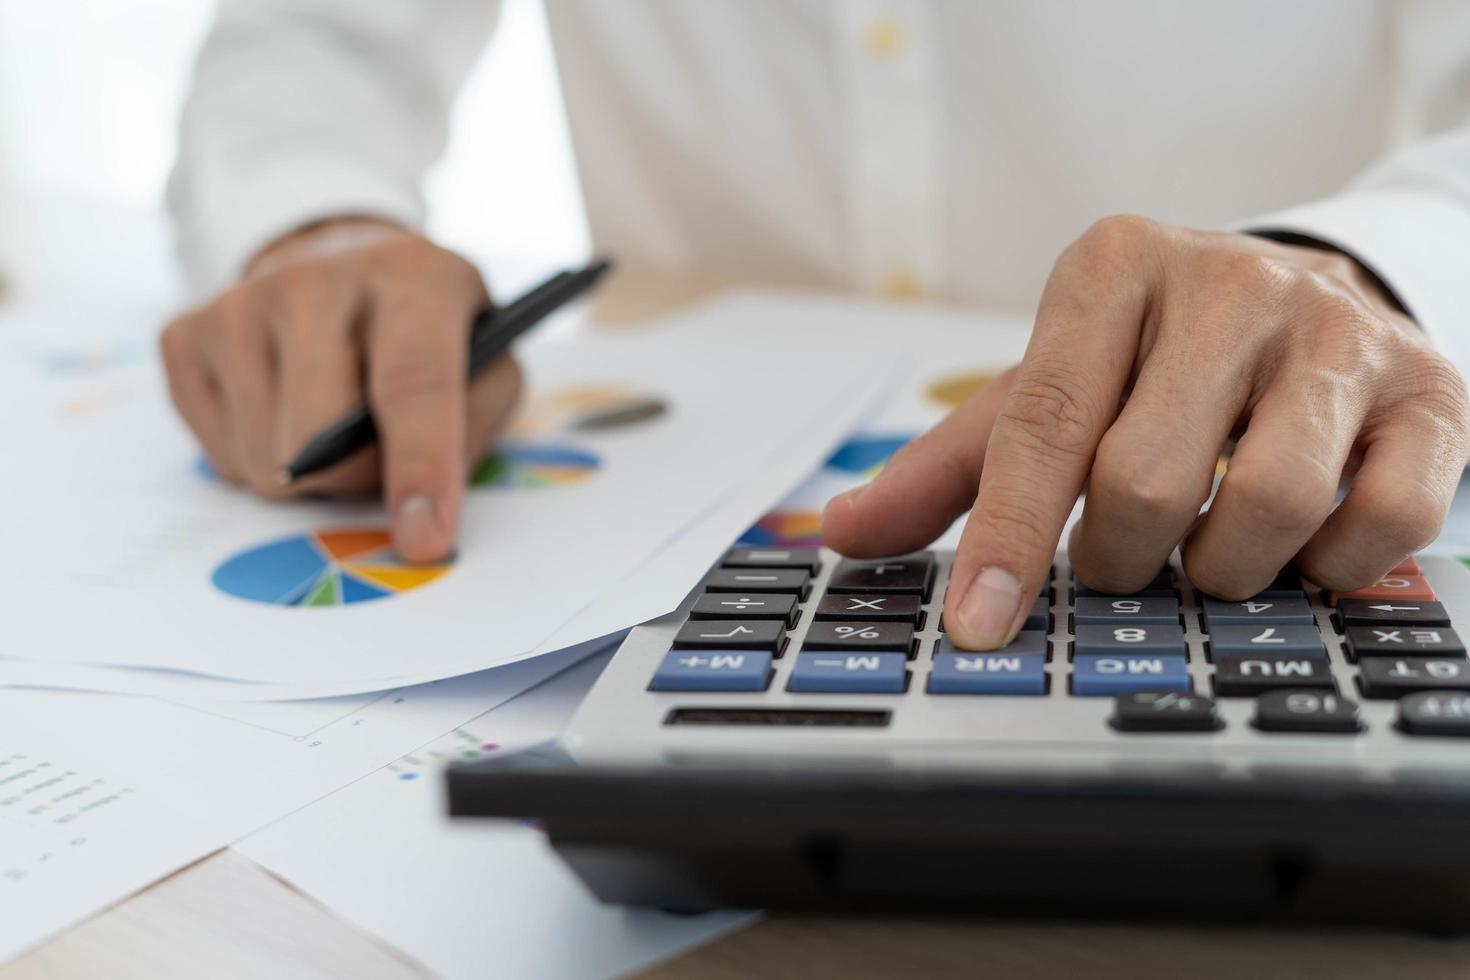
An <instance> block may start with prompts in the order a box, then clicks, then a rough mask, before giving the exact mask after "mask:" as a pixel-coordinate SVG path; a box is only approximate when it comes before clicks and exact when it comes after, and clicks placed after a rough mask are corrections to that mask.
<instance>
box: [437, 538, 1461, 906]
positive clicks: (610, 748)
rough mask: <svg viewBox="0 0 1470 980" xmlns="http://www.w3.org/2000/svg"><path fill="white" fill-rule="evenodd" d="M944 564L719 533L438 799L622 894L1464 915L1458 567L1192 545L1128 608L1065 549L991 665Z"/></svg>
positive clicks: (924, 556) (660, 899)
mask: <svg viewBox="0 0 1470 980" xmlns="http://www.w3.org/2000/svg"><path fill="white" fill-rule="evenodd" d="M952 560H953V554H952V553H951V552H944V551H925V552H919V553H915V554H908V555H901V556H895V557H892V558H887V559H883V560H881V561H854V560H849V559H845V558H842V557H840V556H838V555H836V554H834V553H832V552H830V551H826V550H821V549H816V548H749V547H742V548H735V549H733V550H731V551H729V552H728V553H727V554H726V555H724V557H723V559H722V560H721V561H720V562H719V563H718V565H717V566H716V567H715V568H713V569H711V570H710V572H709V573H708V575H707V576H706V577H705V578H704V580H703V581H702V582H701V583H700V584H699V585H698V586H697V587H696V588H695V589H694V590H693V591H692V592H691V593H690V595H689V596H688V597H687V598H686V600H685V601H684V602H683V603H682V604H681V606H680V607H679V609H678V610H677V611H675V612H674V613H672V614H670V615H668V616H665V617H662V618H660V619H657V620H654V621H652V622H650V623H647V624H645V625H643V626H641V627H638V628H637V629H635V630H633V631H632V633H631V634H629V636H628V638H627V639H626V641H625V642H624V643H623V644H622V646H621V648H620V649H619V650H618V652H617V653H616V655H615V656H614V657H613V658H612V660H611V662H610V663H609V665H608V666H607V668H606V669H605V671H604V672H603V674H602V676H601V677H600V678H599V680H598V681H597V683H596V685H595V686H594V687H593V689H592V690H591V692H590V693H589V695H588V696H587V698H586V700H585V702H584V703H583V705H582V706H581V708H580V710H579V711H578V712H577V714H576V715H575V716H574V717H573V719H572V720H571V722H570V723H569V725H568V727H567V730H566V731H565V733H564V734H563V736H562V737H561V738H560V739H559V740H558V741H557V742H556V743H555V744H553V745H549V746H546V747H543V748H539V749H536V750H532V751H528V752H525V753H521V754H519V755H516V756H510V757H507V758H505V759H500V760H488V761H485V762H482V763H477V764H473V765H464V766H460V767H456V768H454V769H452V770H451V771H450V773H449V794H450V806H451V811H452V812H453V813H454V814H456V815H459V816H470V817H512V818H521V819H533V820H536V821H538V822H539V823H540V825H541V826H542V827H543V828H544V830H545V832H546V834H547V837H548V838H549V840H550V842H551V844H552V846H553V847H554V848H555V849H556V850H557V852H558V853H559V854H560V855H561V856H562V858H563V859H564V860H565V861H566V862H567V863H568V864H569V865H570V867H571V868H572V869H573V870H574V871H575V872H576V873H577V874H578V875H579V876H580V877H581V878H582V880H583V881H584V882H585V883H586V884H587V886H588V887H589V888H590V889H591V890H592V891H593V892H594V893H595V894H597V895H598V896H599V897H600V898H602V899H603V900H605V901H608V902H614V903H625V904H635V905H653V906H659V907H663V908H672V909H686V910H693V909H707V908H715V907H737V908H769V909H786V910H810V911H844V912H884V913H892V912H898V913H905V914H933V913H940V914H981V915H993V916H1043V917H1059V916H1083V917H1088V918H1099V917H1101V918H1126V919H1188V920H1191V921H1204V922H1233V923H1241V922H1272V923H1283V924H1308V923H1329V922H1330V923H1359V924H1368V925H1372V926H1375V927H1382V926H1390V925H1398V926H1406V927H1413V928H1417V929H1422V930H1428V931H1436V932H1462V931H1466V930H1467V929H1470V659H1467V657H1466V650H1465V645H1464V641H1463V639H1462V637H1461V634H1460V632H1458V631H1457V629H1456V626H1457V624H1460V623H1462V622H1470V571H1467V569H1466V568H1465V567H1464V566H1463V565H1461V564H1460V563H1459V562H1458V561H1455V560H1452V559H1448V558H1442V557H1420V558H1418V559H1413V558H1411V559H1408V560H1406V561H1405V562H1404V563H1402V564H1401V565H1400V566H1399V567H1397V568H1395V569H1394V570H1393V571H1392V572H1391V573H1390V574H1389V575H1387V576H1385V577H1384V578H1383V579H1382V580H1380V581H1379V582H1377V583H1376V584H1375V585H1373V586H1372V587H1370V588H1367V589H1363V590H1360V591H1357V592H1352V593H1346V594H1340V595H1334V594H1329V593H1324V592H1323V591H1322V590H1320V589H1318V588H1317V587H1316V586H1314V585H1312V584H1311V583H1310V582H1306V581H1303V580H1302V579H1301V578H1300V577H1298V576H1297V575H1295V574H1292V573H1291V572H1285V573H1283V574H1282V575H1280V576H1279V577H1278V578H1277V579H1276V580H1275V581H1274V582H1272V584H1271V586H1270V587H1269V588H1268V589H1266V590H1265V591H1263V592H1262V593H1261V594H1260V595H1257V596H1254V597H1252V598H1251V599H1249V600H1246V601H1243V602H1231V601H1225V600H1221V599H1216V598H1213V597H1211V596H1208V595H1205V594H1203V593H1201V592H1200V591H1198V590H1197V589H1195V588H1194V587H1193V586H1192V585H1191V584H1190V583H1189V581H1188V580H1187V578H1186V577H1185V576H1184V574H1183V572H1182V569H1181V567H1180V565H1179V562H1178V557H1177V554H1176V555H1175V556H1174V557H1173V558H1172V559H1171V561H1170V564H1169V566H1168V567H1166V568H1164V569H1163V570H1162V571H1161V572H1160V573H1159V575H1158V576H1157V577H1156V578H1155V579H1154V580H1153V581H1152V582H1150V583H1149V585H1148V587H1147V588H1145V589H1143V590H1142V591H1140V592H1137V593H1135V594H1132V595H1125V596H1119V595H1106V594H1102V593H1100V592H1096V591H1094V590H1092V589H1089V588H1087V587H1086V586H1085V585H1083V584H1082V583H1080V582H1078V581H1077V580H1076V579H1074V577H1073V575H1072V573H1071V570H1070V567H1069V565H1068V562H1067V558H1066V555H1065V554H1059V555H1058V556H1057V558H1056V562H1055V564H1054V566H1053V568H1052V574H1051V577H1050V581H1049V583H1048V584H1047V586H1046V588H1045V589H1044V591H1042V592H1041V593H1040V594H1039V595H1037V596H1036V598H1035V602H1034V604H1033V605H1032V606H1031V607H1030V610H1029V613H1028V615H1027V618H1026V621H1025V626H1024V628H1023V629H1022V630H1021V632H1020V634H1019V636H1018V637H1017V638H1016V640H1015V641H1014V642H1013V643H1012V644H1011V645H1010V646H1008V647H1006V648H1005V649H1002V650H999V651H994V652H989V653H973V652H969V651H965V650H961V649H959V648H958V647H956V646H955V644H954V643H953V642H952V641H951V639H950V638H949V635H948V634H947V633H946V631H945V628H944V627H945V624H944V621H943V615H942V609H943V604H944V602H943V600H944V595H945V590H946V587H947V584H948V580H949V572H950V566H951V563H952Z"/></svg>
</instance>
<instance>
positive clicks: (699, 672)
mask: <svg viewBox="0 0 1470 980" xmlns="http://www.w3.org/2000/svg"><path fill="white" fill-rule="evenodd" d="M770 682H771V655H770V654H769V653H765V652H762V651H757V650H709V651H704V652H701V651H697V650H670V651H669V652H668V653H666V654H664V659H663V662H662V663H660V664H659V665H658V670H657V671H656V672H655V673H654V675H653V683H652V684H651V685H649V686H650V687H651V688H652V689H653V690H655V691H764V690H765V689H766V685H767V684H769V683H770Z"/></svg>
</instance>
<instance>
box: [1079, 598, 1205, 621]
mask: <svg viewBox="0 0 1470 980" xmlns="http://www.w3.org/2000/svg"><path fill="white" fill-rule="evenodd" d="M1073 617H1074V618H1075V619H1076V621H1077V625H1078V626H1082V625H1094V624H1109V625H1111V624H1118V625H1122V624H1125V623H1155V624H1159V625H1165V624H1169V623H1174V624H1176V625H1177V624H1178V622H1179V600H1178V599H1174V598H1166V597H1162V596H1142V597H1138V598H1135V597H1133V596H1079V597H1078V598H1077V602H1076V608H1075V611H1074V612H1073Z"/></svg>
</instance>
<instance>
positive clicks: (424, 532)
mask: <svg viewBox="0 0 1470 980" xmlns="http://www.w3.org/2000/svg"><path fill="white" fill-rule="evenodd" d="M443 536H444V527H443V525H442V524H440V522H439V510H438V508H436V507H435V506H434V501H433V499H432V498H430V497H427V496H425V495H423V494H419V495H418V496H414V497H409V498H408V499H407V500H405V501H404V502H403V503H401V504H399V505H398V520H397V523H396V526H395V527H394V530H393V537H394V539H395V541H396V543H397V546H398V551H399V553H400V554H402V555H403V557H405V558H407V559H409V560H410V561H426V560H428V559H432V558H435V557H437V552H438V551H439V549H440V548H441V547H442V538H443Z"/></svg>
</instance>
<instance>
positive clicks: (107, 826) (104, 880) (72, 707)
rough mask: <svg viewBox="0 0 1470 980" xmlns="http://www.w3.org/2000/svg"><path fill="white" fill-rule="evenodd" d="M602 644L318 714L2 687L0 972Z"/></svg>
mask: <svg viewBox="0 0 1470 980" xmlns="http://www.w3.org/2000/svg"><path fill="white" fill-rule="evenodd" d="M606 645H607V643H606V642H601V643H593V644H587V645H586V646H584V647H582V648H579V649H573V650H568V651H564V652H560V653H557V654H552V655H549V656H544V657H537V658H535V659H534V660H528V661H524V662H521V663H517V664H512V665H510V666H507V667H500V668H497V669H495V670H491V671H483V672H480V673H477V674H470V675H467V676H465V677H459V678H454V679H452V680H447V681H440V682H438V683H433V684H426V685H422V686H419V687H414V688H405V689H400V690H394V691H387V692H382V693H378V694H369V695H359V696H356V697H346V698H337V699H333V700H330V701H318V702H304V703H303V702H293V703H290V704H264V705H255V704H210V703H203V702H197V703H182V702H179V703H174V702H165V701H158V700H153V699H145V698H132V697H123V696H119V695H112V694H82V693H76V692H65V693H62V692H52V691H13V690H12V691H6V690H0V909H3V910H4V912H3V914H0V960H4V959H6V958H8V957H10V956H13V955H15V954H17V953H19V952H21V951H22V950H24V949H26V948H27V947H29V946H31V945H33V944H35V943H38V942H40V941H41V940H43V939H45V938H47V937H48V936H50V935H52V934H53V933H55V932H57V931H59V930H61V929H63V928H65V927H67V926H69V925H71V924H73V923H75V922H77V921H79V920H81V919H82V918H84V917H86V916H87V915H90V914H92V913H94V912H96V911H97V910H99V909H101V908H103V907H105V906H107V905H109V904H111V903H113V902H117V901H120V900H121V899H123V898H125V897H127V896H128V895H129V894H131V893H133V892H135V891H137V890H138V889H141V888H144V887H147V886H148V885H149V884H151V883H152V882H154V881H157V880H158V879H159V878H162V877H164V876H166V875H168V874H171V873H172V872H174V871H176V870H177V869H179V868H181V867H183V866H185V865H187V864H189V863H191V862H193V861H196V860H198V859H199V858H201V857H203V856H205V855H206V854H209V853H211V852H212V851H215V850H218V849H219V848H221V847H225V846H228V845H229V844H231V843H233V842H234V841H236V840H238V839H239V838H241V837H242V836H244V835H246V834H248V833H250V832H251V831H254V830H256V829H258V828H260V827H262V826H264V825H266V824H268V823H270V822H271V821H273V820H277V819H279V818H281V817H283V816H285V815H286V814H289V813H291V812H293V811H295V810H297V809H299V808H300V807H302V806H305V805H307V804H308V803H311V802H312V801H314V800H316V799H319V798H321V797H322V796H324V795H326V794H328V793H331V792H332V791H334V790H336V789H338V788H340V787H342V786H344V785H346V784H348V783H350V782H352V781H353V780H355V779H358V778H360V777H362V776H363V775H366V774H368V773H371V772H373V771H374V770H376V769H378V768H379V767H381V766H382V765H384V764H385V763H386V762H389V761H391V760H393V759H395V758H397V757H399V756H401V755H402V754H403V753H404V752H407V751H411V750H412V749H413V748H415V747H417V746H421V745H423V744H425V743H426V742H428V741H430V740H432V739H434V738H436V737H438V736H440V735H442V734H443V733H444V732H445V731H447V730H448V729H450V728H452V727H453V726H455V725H457V724H460V723H461V722H463V721H465V720H466V719H469V718H472V717H475V716H477V715H479V714H481V713H483V712H484V711H485V710H487V709H488V708H491V707H494V706H495V705H497V704H500V703H501V702H503V701H505V700H506V699H507V698H511V697H514V696H515V695H516V694H518V693H520V692H521V691H523V690H525V689H526V688H528V687H530V686H532V685H535V684H537V683H540V682H541V681H542V680H544V679H545V678H547V677H550V676H552V675H554V674H556V673H557V672H559V671H561V670H564V669H565V668H566V667H568V666H569V665H571V664H574V663H576V662H578V661H579V660H583V659H586V658H587V657H589V656H593V655H595V654H597V653H598V652H600V651H601V650H603V649H605V648H606Z"/></svg>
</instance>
